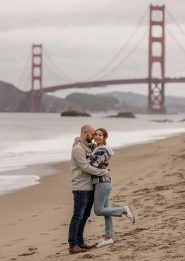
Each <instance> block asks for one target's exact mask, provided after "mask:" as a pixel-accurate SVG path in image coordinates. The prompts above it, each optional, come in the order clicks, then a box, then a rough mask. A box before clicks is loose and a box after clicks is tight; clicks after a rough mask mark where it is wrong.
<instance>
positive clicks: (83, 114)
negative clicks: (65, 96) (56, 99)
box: [61, 108, 91, 117]
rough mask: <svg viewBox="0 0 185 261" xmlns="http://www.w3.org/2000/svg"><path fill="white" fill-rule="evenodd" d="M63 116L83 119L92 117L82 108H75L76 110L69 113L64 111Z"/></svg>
mask: <svg viewBox="0 0 185 261" xmlns="http://www.w3.org/2000/svg"><path fill="white" fill-rule="evenodd" d="M61 116H74V117H76V116H81V117H90V116H91V115H90V114H89V113H88V112H86V111H85V110H82V109H80V108H74V109H70V110H68V111H63V112H62V113H61Z"/></svg>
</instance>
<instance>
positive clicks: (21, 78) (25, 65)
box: [17, 52, 31, 88]
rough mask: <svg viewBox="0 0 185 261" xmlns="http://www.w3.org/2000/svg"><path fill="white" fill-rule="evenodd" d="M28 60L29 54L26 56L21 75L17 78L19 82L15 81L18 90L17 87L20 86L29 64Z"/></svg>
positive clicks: (29, 58)
mask: <svg viewBox="0 0 185 261" xmlns="http://www.w3.org/2000/svg"><path fill="white" fill-rule="evenodd" d="M30 60H31V52H29V54H28V56H27V57H26V62H25V64H24V67H23V70H22V73H21V75H20V77H19V80H18V81H17V87H18V88H19V86H20V85H21V83H22V81H23V78H24V75H25V74H26V69H27V68H28V64H30ZM30 74H31V72H30Z"/></svg>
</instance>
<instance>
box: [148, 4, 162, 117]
mask: <svg viewBox="0 0 185 261" xmlns="http://www.w3.org/2000/svg"><path fill="white" fill-rule="evenodd" d="M156 51H158V53H157V54H156V53H155V52H156ZM154 64H159V72H156V71H154ZM156 69H157V68H156ZM154 73H155V74H156V73H157V74H158V75H155V76H154ZM155 77H157V78H161V79H164V77H165V6H164V5H163V6H153V5H150V28H149V61H148V78H149V85H148V110H149V112H151V113H164V112H165V111H166V110H165V96H164V88H165V86H164V83H154V82H153V81H152V78H155Z"/></svg>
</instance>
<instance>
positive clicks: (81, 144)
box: [73, 137, 92, 155]
mask: <svg viewBox="0 0 185 261" xmlns="http://www.w3.org/2000/svg"><path fill="white" fill-rule="evenodd" d="M74 144H79V145H80V146H81V147H82V148H83V149H84V150H85V152H86V154H88V155H89V154H91V153H92V150H91V149H90V148H88V147H87V146H85V145H84V144H83V143H82V140H81V138H80V137H75V139H74ZM74 144H73V145H74Z"/></svg>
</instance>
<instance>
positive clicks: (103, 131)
mask: <svg viewBox="0 0 185 261" xmlns="http://www.w3.org/2000/svg"><path fill="white" fill-rule="evenodd" d="M98 130H99V131H101V132H102V134H103V137H104V139H105V142H104V144H105V145H106V139H107V138H108V132H107V130H106V129H104V128H98V129H96V131H95V132H97V131H98Z"/></svg>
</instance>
